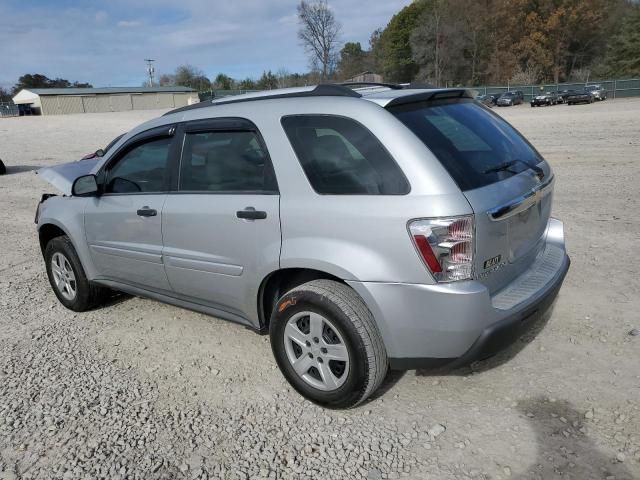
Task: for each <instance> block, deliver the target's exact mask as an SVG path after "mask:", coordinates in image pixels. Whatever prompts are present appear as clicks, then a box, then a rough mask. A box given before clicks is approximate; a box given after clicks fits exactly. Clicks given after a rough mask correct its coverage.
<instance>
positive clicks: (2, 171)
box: [0, 160, 7, 175]
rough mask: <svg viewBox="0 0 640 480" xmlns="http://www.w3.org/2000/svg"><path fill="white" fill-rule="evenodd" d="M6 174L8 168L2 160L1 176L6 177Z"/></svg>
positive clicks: (0, 161) (0, 165)
mask: <svg viewBox="0 0 640 480" xmlns="http://www.w3.org/2000/svg"><path fill="white" fill-rule="evenodd" d="M5 173H7V167H5V166H4V163H2V160H0V175H4V174H5Z"/></svg>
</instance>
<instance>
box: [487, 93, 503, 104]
mask: <svg viewBox="0 0 640 480" xmlns="http://www.w3.org/2000/svg"><path fill="white" fill-rule="evenodd" d="M487 95H488V96H490V97H491V100H492V101H493V104H494V105H497V104H498V99H499V98H500V95H502V92H500V93H487Z"/></svg>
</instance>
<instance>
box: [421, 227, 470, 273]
mask: <svg viewBox="0 0 640 480" xmlns="http://www.w3.org/2000/svg"><path fill="white" fill-rule="evenodd" d="M409 232H410V233H411V238H412V239H413V243H414V244H415V246H416V249H417V250H418V253H419V254H420V257H421V258H422V260H423V261H424V264H425V265H426V266H427V268H428V269H429V271H430V272H431V273H432V274H433V276H434V277H435V279H436V280H437V281H438V282H455V281H457V280H467V279H469V278H472V276H473V251H474V245H473V233H474V232H473V216H471V215H470V216H466V217H456V218H432V219H421V220H413V221H411V222H410V223H409Z"/></svg>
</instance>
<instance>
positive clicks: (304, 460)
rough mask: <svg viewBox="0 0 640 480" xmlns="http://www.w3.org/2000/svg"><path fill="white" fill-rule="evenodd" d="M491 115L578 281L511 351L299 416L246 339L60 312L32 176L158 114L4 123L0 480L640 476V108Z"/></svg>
mask: <svg viewBox="0 0 640 480" xmlns="http://www.w3.org/2000/svg"><path fill="white" fill-rule="evenodd" d="M498 112H499V113H500V114H501V115H503V116H505V117H506V118H507V119H508V120H509V121H511V122H512V123H513V124H515V125H516V127H518V128H519V129H520V130H521V131H522V132H523V133H524V134H525V135H526V136H527V137H528V138H529V139H530V140H531V141H532V142H533V144H534V145H535V146H536V147H537V148H538V149H539V150H540V151H541V152H542V153H543V154H544V155H545V156H546V158H547V159H548V160H549V161H550V162H551V163H552V164H553V166H554V169H555V171H556V174H557V177H558V182H557V186H556V193H555V206H554V209H555V210H554V215H555V216H558V217H559V218H561V219H563V220H564V221H565V226H566V233H567V237H568V244H569V250H570V254H571V256H572V260H573V265H572V269H571V271H570V272H569V275H568V277H567V280H566V282H565V285H564V287H563V289H562V291H561V294H560V297H559V299H558V300H557V302H556V304H555V308H554V310H553V312H552V313H551V314H550V315H549V316H548V318H547V324H546V326H545V328H544V329H543V330H541V331H540V332H538V335H537V336H534V335H530V336H529V337H528V338H525V339H523V340H522V341H520V342H518V344H517V345H515V346H514V347H513V348H511V349H510V350H509V351H507V352H506V353H505V354H502V355H500V356H499V357H497V358H494V359H492V360H490V361H488V362H484V363H482V364H478V365H475V366H474V368H473V369H472V370H471V371H458V372H451V373H449V374H446V375H434V374H432V373H429V372H422V371H418V372H415V371H412V372H406V373H395V372H394V373H391V374H390V375H389V377H388V378H387V380H386V382H385V384H384V386H383V388H382V389H381V391H380V392H379V393H378V395H376V396H375V398H373V399H372V400H371V401H370V402H368V403H366V404H365V405H363V406H361V407H359V408H357V409H354V410H349V411H329V410H323V409H321V408H318V407H316V406H314V405H312V404H310V403H309V402H307V401H305V400H303V399H302V398H301V397H300V396H299V395H297V394H296V393H295V392H293V391H292V390H291V389H290V388H289V387H288V385H287V383H286V382H285V381H284V379H283V377H282V376H281V374H280V373H279V371H278V370H277V369H276V367H275V362H274V361H273V358H272V355H271V351H270V348H269V344H268V339H267V337H261V336H258V335H256V334H254V333H252V332H250V331H248V330H246V329H244V328H242V327H239V326H237V325H233V324H230V323H226V322H224V321H221V320H218V319H215V318H210V317H206V316H204V315H200V314H197V313H194V312H190V311H186V310H181V309H178V308H174V307H170V306H166V305H162V304H159V303H156V302H153V301H149V300H143V299H139V298H129V297H122V298H118V299H116V300H114V301H113V302H112V303H111V304H109V305H107V306H105V307H103V308H100V309H97V310H94V311H92V312H89V313H84V314H74V313H73V312H70V311H67V310H65V309H64V308H63V307H62V306H61V305H59V304H58V303H57V301H56V299H55V297H54V295H53V293H52V292H51V291H50V287H49V285H48V283H47V279H46V276H45V273H44V266H43V264H42V260H41V255H40V251H39V247H38V244H37V236H36V233H35V229H34V225H33V223H32V221H33V215H34V211H35V206H36V203H37V199H38V198H39V195H40V194H41V193H42V192H45V191H51V187H50V186H48V185H47V184H46V183H43V182H42V180H40V179H39V178H38V177H36V176H35V175H34V174H33V170H34V169H36V168H37V167H40V166H46V165H54V164H57V163H63V162H65V161H70V160H74V159H77V158H79V157H80V156H81V155H83V154H84V153H86V152H88V151H92V150H94V149H95V148H97V147H99V146H102V145H104V144H106V143H107V142H108V141H109V140H110V139H111V138H113V137H114V136H115V135H117V134H119V133H121V132H123V131H125V130H127V129H129V128H131V127H132V126H134V125H136V124H138V123H140V122H141V121H143V120H145V119H148V118H151V117H154V116H157V115H158V114H160V113H161V112H158V111H155V112H149V111H147V112H126V113H117V114H91V115H77V116H64V117H33V118H12V119H1V120H0V157H1V158H2V159H3V160H4V161H5V163H6V164H7V166H8V169H9V172H8V175H6V176H4V177H0V245H1V246H2V255H1V256H0V320H1V321H0V479H16V478H24V479H29V478H32V479H36V478H38V479H57V478H62V479H75V478H122V479H124V478H145V479H147V478H151V479H153V478H167V479H169V478H171V479H173V478H188V479H191V478H225V479H248V478H251V479H254V478H281V479H289V478H292V479H298V478H299V479H303V478H309V479H311V478H313V479H320V478H327V479H339V478H345V479H346V478H349V479H351V478H366V479H371V480H373V479H383V478H400V477H403V478H404V477H406V478H414V479H438V480H441V479H444V480H446V479H495V480H498V479H507V478H516V479H522V480H524V479H545V480H546V479H552V478H562V479H608V480H612V479H615V480H621V479H632V478H640V410H639V407H640V405H639V402H640V370H639V365H640V362H639V360H640V335H637V334H638V333H639V332H638V330H637V329H640V316H639V314H638V312H639V311H640V299H639V298H640V297H639V293H640V292H639V290H640V288H639V287H640V283H639V281H638V272H640V268H639V267H640V260H639V259H638V256H637V253H638V247H639V246H640V242H639V240H640V222H639V221H638V216H637V212H638V209H639V207H640V200H639V199H640V176H639V175H638V173H639V171H640V165H639V162H640V99H637V100H627V101H613V100H608V101H606V102H603V103H597V104H593V105H584V106H575V107H567V106H557V107H549V108H539V109H531V108H528V107H526V108H525V107H512V108H504V109H499V110H498ZM634 329H636V330H634ZM632 332H633V333H635V334H636V335H633V334H632Z"/></svg>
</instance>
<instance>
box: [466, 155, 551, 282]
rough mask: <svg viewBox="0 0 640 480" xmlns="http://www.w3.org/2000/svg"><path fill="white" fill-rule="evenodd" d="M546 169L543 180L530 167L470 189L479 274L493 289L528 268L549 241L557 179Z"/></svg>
mask: <svg viewBox="0 0 640 480" xmlns="http://www.w3.org/2000/svg"><path fill="white" fill-rule="evenodd" d="M545 170H546V172H547V174H546V175H545V177H544V178H543V179H542V180H540V179H539V178H538V177H537V176H536V175H533V174H532V173H531V172H529V171H526V172H522V173H520V174H519V175H516V176H513V177H511V178H509V179H507V180H503V181H501V182H498V183H494V184H491V185H487V186H485V187H483V188H479V189H476V190H470V191H467V192H464V194H465V196H466V197H467V200H468V201H469V203H470V204H471V206H472V208H473V210H474V212H475V214H476V215H475V220H476V252H475V259H474V270H475V276H476V278H477V279H478V280H479V281H480V282H482V283H483V284H484V285H486V286H487V288H488V289H489V291H490V292H491V293H494V292H496V291H498V290H500V289H501V288H503V287H504V286H506V285H508V284H509V283H510V282H512V281H513V280H514V279H515V278H516V277H517V276H518V275H520V274H521V273H523V272H524V271H525V270H526V269H527V268H528V267H529V266H530V265H531V263H533V261H534V259H535V258H536V256H537V255H538V253H540V250H541V248H542V247H543V245H544V235H545V231H546V228H547V224H548V222H549V217H550V215H551V203H552V197H553V184H554V179H553V177H552V174H551V173H550V171H549V169H548V167H546V168H545Z"/></svg>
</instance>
